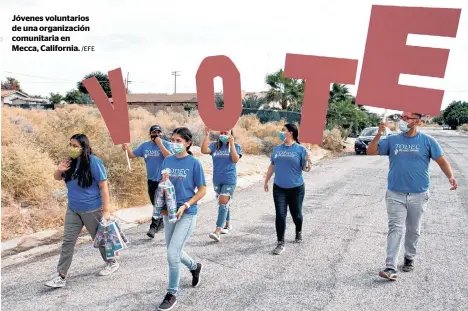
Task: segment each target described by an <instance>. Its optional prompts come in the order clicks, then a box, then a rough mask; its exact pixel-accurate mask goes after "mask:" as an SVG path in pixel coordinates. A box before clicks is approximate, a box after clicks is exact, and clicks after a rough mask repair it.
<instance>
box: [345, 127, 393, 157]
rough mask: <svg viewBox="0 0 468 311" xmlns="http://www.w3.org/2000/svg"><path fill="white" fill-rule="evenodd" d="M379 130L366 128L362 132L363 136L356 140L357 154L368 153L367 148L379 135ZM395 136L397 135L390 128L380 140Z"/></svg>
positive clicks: (355, 148)
mask: <svg viewBox="0 0 468 311" xmlns="http://www.w3.org/2000/svg"><path fill="white" fill-rule="evenodd" d="M378 130H379V128H378V127H366V128H365V129H363V130H362V132H361V134H360V135H359V136H358V138H356V141H355V143H354V151H356V154H361V153H364V154H366V153H367V146H368V145H369V144H370V142H371V141H372V140H373V139H374V137H375V136H376V135H377V131H378ZM395 134H397V133H395V132H392V131H391V130H390V129H389V128H386V129H385V131H384V132H383V134H382V137H381V138H380V139H385V138H387V137H388V136H390V135H395Z"/></svg>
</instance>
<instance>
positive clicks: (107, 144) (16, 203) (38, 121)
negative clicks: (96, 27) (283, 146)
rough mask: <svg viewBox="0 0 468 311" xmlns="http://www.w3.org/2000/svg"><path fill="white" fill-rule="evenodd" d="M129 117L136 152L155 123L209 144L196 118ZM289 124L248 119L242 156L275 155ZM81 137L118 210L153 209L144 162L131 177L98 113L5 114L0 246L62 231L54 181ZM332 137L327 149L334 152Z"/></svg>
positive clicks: (62, 205) (62, 192)
mask: <svg viewBox="0 0 468 311" xmlns="http://www.w3.org/2000/svg"><path fill="white" fill-rule="evenodd" d="M129 117H130V128H131V140H132V143H131V144H130V146H131V147H136V146H137V145H139V144H140V143H142V142H143V141H145V140H147V139H148V129H149V127H150V126H151V125H153V124H159V125H161V126H162V127H163V128H164V130H165V131H166V132H165V133H164V136H165V139H170V133H171V132H172V130H173V129H175V128H176V127H180V126H186V127H188V128H189V129H190V130H191V131H192V133H193V136H194V137H193V142H194V145H198V146H199V145H200V143H201V141H202V139H203V137H204V124H203V122H202V120H201V119H200V118H199V116H198V115H197V114H196V113H192V114H190V115H188V114H180V113H173V112H159V113H158V114H157V115H156V116H155V115H152V114H151V113H150V112H148V111H146V110H145V109H143V108H139V109H131V110H130V111H129ZM283 125H284V122H283V121H282V122H274V123H267V124H261V123H260V122H259V120H258V119H257V118H256V117H255V116H243V117H241V118H240V120H239V122H238V123H237V124H236V127H235V128H234V133H235V137H236V142H237V143H239V144H240V145H241V146H242V150H243V152H244V154H266V155H270V154H271V151H272V150H273V148H274V146H276V145H278V144H279V143H280V141H279V139H278V137H277V133H278V132H279V131H281V128H282V127H283ZM76 133H84V134H86V135H87V136H88V137H89V138H90V141H91V144H92V148H93V151H94V152H95V153H96V155H97V156H99V157H100V158H101V159H102V160H103V162H104V165H105V167H106V169H107V172H108V176H109V184H110V191H111V205H112V208H113V209H118V208H126V207H130V206H137V205H142V204H147V203H148V199H147V189H146V187H147V184H146V170H145V166H144V161H143V160H142V159H137V160H132V170H130V171H129V170H128V167H127V161H126V157H125V153H124V152H123V151H122V149H121V147H120V146H115V145H114V144H113V143H112V140H111V138H110V136H109V134H108V131H107V127H106V125H105V123H104V121H103V119H102V117H101V114H100V113H99V110H98V109H97V108H93V107H85V106H78V105H67V106H66V107H64V108H61V109H56V110H54V111H38V110H24V109H18V108H10V107H3V109H2V149H3V150H2V229H3V230H2V240H4V239H10V238H13V237H15V236H19V235H24V234H29V233H33V232H36V231H40V230H44V229H48V228H57V227H60V226H61V225H63V216H64V213H65V209H66V204H67V197H66V187H65V185H64V183H63V182H59V181H55V180H54V179H53V172H54V171H55V169H56V166H57V165H58V163H59V162H60V160H61V159H63V158H64V157H66V150H67V145H68V141H69V138H70V137H71V136H72V135H73V134H76ZM338 133H339V132H338ZM332 134H333V135H332V136H333V137H329V138H326V139H325V140H326V143H325V144H324V146H326V147H330V148H335V144H336V143H333V142H334V140H333V139H334V137H335V135H334V132H332ZM338 137H339V134H338ZM332 138H333V139H332ZM313 148H318V146H313Z"/></svg>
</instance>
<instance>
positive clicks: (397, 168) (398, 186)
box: [378, 132, 444, 193]
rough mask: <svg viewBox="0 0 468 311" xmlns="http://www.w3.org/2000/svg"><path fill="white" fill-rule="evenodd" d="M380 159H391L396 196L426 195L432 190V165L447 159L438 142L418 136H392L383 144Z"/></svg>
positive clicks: (391, 184) (390, 185)
mask: <svg viewBox="0 0 468 311" xmlns="http://www.w3.org/2000/svg"><path fill="white" fill-rule="evenodd" d="M378 146H379V147H378V148H379V149H378V150H379V155H382V156H386V155H388V156H389V160H390V171H389V172H388V189H389V190H391V191H395V192H407V193H422V192H425V191H427V190H428V189H429V162H430V161H431V159H433V160H436V159H438V158H439V157H441V156H443V155H444V152H443V151H442V148H441V147H440V145H439V144H438V143H437V141H436V140H435V139H434V138H433V137H432V136H429V135H426V134H424V133H421V132H418V134H416V136H414V137H409V136H406V135H404V134H399V135H392V136H388V137H387V138H386V139H383V140H381V141H379V145H378Z"/></svg>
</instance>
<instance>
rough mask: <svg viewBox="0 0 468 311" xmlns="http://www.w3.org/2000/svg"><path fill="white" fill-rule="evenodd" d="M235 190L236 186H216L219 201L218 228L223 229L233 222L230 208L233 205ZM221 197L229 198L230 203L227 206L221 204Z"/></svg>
mask: <svg viewBox="0 0 468 311" xmlns="http://www.w3.org/2000/svg"><path fill="white" fill-rule="evenodd" d="M235 189H236V185H214V190H215V192H216V197H217V199H218V219H217V221H216V228H220V229H222V228H223V227H224V225H225V223H226V222H228V221H231V212H230V208H229V206H230V205H231V200H232V197H233V195H234V190H235ZM220 195H227V196H229V201H228V203H227V204H219V196H220Z"/></svg>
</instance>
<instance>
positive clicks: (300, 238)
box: [295, 232, 302, 243]
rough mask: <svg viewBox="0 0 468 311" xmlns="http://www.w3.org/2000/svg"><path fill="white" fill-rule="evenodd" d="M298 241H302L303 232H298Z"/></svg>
mask: <svg viewBox="0 0 468 311" xmlns="http://www.w3.org/2000/svg"><path fill="white" fill-rule="evenodd" d="M295 242H296V243H301V242H302V232H296V241H295Z"/></svg>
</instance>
